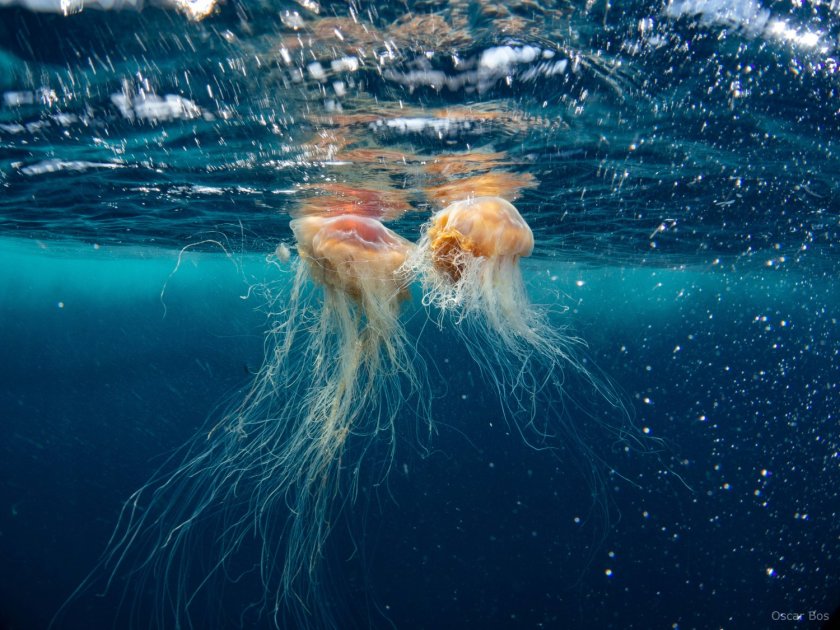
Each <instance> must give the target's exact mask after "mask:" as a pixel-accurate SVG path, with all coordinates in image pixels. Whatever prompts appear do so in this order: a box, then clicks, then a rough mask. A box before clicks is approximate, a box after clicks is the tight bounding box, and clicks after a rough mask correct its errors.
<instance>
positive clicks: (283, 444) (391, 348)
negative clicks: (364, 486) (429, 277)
mask: <svg viewBox="0 0 840 630" xmlns="http://www.w3.org/2000/svg"><path fill="white" fill-rule="evenodd" d="M291 228H292V231H293V233H294V235H295V238H296V240H297V249H298V253H299V259H298V260H296V261H295V263H294V264H295V271H294V277H293V279H292V281H291V289H290V293H289V292H287V291H281V292H277V294H276V295H274V296H273V301H270V302H269V310H270V313H269V315H270V318H271V327H270V330H269V332H268V335H267V338H266V354H265V359H264V362H263V365H262V367H261V368H260V370H259V372H258V373H257V374H256V376H255V378H254V380H253V382H252V384H251V385H250V387H249V388H248V390H247V393H246V395H245V396H244V399H243V400H242V401H241V402H240V403H239V404H237V405H236V406H234V407H232V408H231V409H230V411H229V412H228V413H226V414H225V415H224V417H223V419H222V420H221V421H220V422H218V423H217V424H216V425H215V426H214V427H213V429H212V430H211V431H210V432H209V434H204V435H201V436H198V437H196V438H195V439H194V440H193V441H192V442H191V443H190V444H189V445H187V446H185V447H184V449H183V450H182V451H181V453H180V455H176V456H175V458H176V459H175V460H174V461H175V467H174V470H173V469H172V468H169V469H167V468H166V467H164V469H162V471H161V472H160V473H159V474H158V475H156V476H155V477H154V478H152V479H151V480H150V481H149V482H148V483H147V484H146V485H145V486H143V487H142V488H141V489H140V490H138V491H137V492H136V493H135V494H134V495H132V497H131V498H130V499H129V501H127V502H126V504H125V507H124V508H123V511H122V513H121V516H120V520H119V523H118V525H117V528H116V531H115V533H114V535H113V538H112V539H111V541H110V543H109V546H108V548H107V550H106V553H105V555H104V557H103V558H102V560H101V562H100V565H99V566H98V568H97V570H95V571H94V573H93V574H92V577H91V579H90V580H89V581H88V582H86V583H85V584H83V585H82V586H81V587H80V591H79V592H82V591H84V590H86V589H87V588H88V587H89V586H91V585H92V584H93V583H94V582H96V580H97V579H101V577H102V576H105V579H106V580H107V585H106V589H107V587H108V586H111V585H112V584H114V583H116V582H118V581H120V580H122V578H124V577H126V576H127V577H128V578H129V579H128V580H127V585H126V587H125V588H126V593H127V594H128V596H129V597H131V596H132V594H134V593H140V592H142V591H144V590H150V591H153V592H155V593H156V594H157V597H158V598H159V606H158V611H157V614H158V617H156V620H157V623H158V625H161V626H166V627H193V626H194V625H196V617H200V618H201V619H206V615H207V614H208V610H212V609H213V607H214V606H215V607H217V608H221V604H220V599H221V598H219V597H218V595H219V592H223V591H224V590H225V589H226V588H228V587H224V586H221V585H220V584H222V585H223V584H225V583H226V582H230V583H234V582H238V581H240V578H241V576H242V574H243V573H249V572H253V573H254V575H256V579H257V581H258V583H259V584H260V585H261V586H262V588H261V589H258V591H259V592H255V593H254V597H255V601H254V602H253V606H252V607H249V608H248V610H247V611H245V612H243V617H242V619H241V620H240V623H245V622H244V621H243V620H246V619H248V620H249V621H248V623H246V625H249V624H250V623H257V624H260V625H261V624H264V623H265V621H266V620H268V621H269V623H273V624H274V625H276V626H277V627H284V626H287V625H288V626H294V627H310V626H315V627H324V626H336V625H337V624H336V622H335V619H333V618H331V614H332V613H331V612H330V609H331V608H330V606H327V605H324V598H323V594H322V592H321V591H322V589H323V588H326V580H325V579H324V578H325V576H324V575H323V573H324V572H321V571H319V570H318V569H319V567H320V560H321V558H322V556H323V549H322V548H323V545H324V542H325V541H326V539H327V536H328V533H329V531H330V526H331V523H332V521H333V518H334V517H335V516H336V511H337V510H338V509H339V505H340V504H342V503H343V502H345V501H352V500H353V498H354V497H355V496H356V492H357V490H358V488H357V484H359V483H360V477H361V474H360V467H361V465H362V461H363V455H364V454H365V453H369V452H371V451H376V452H377V456H376V457H369V460H370V462H371V466H372V467H373V470H371V466H366V467H365V472H366V473H367V474H373V475H375V476H379V479H376V480H375V481H381V478H383V477H384V476H385V475H386V474H387V473H388V468H389V467H390V465H391V461H392V457H393V449H394V448H395V441H396V440H395V424H396V421H397V416H398V415H399V414H408V415H410V414H411V411H412V406H411V404H410V403H411V401H413V400H416V401H417V403H416V405H417V406H416V407H413V409H414V410H415V411H417V412H418V413H420V414H424V413H425V412H424V411H423V410H424V409H425V407H424V405H426V404H427V403H426V402H425V401H424V400H423V396H417V395H416V394H417V393H418V391H419V389H420V386H421V385H422V384H423V382H422V381H421V378H422V371H421V368H422V365H423V364H422V362H421V361H418V359H417V357H416V356H414V352H413V345H412V344H409V343H407V339H406V333H405V330H404V327H403V325H402V323H401V322H400V308H401V303H402V302H403V301H404V300H405V299H406V298H407V297H408V295H409V294H408V285H409V283H410V281H411V277H410V276H408V275H406V261H407V260H408V258H409V257H410V256H411V255H412V252H413V249H414V245H412V244H411V243H410V242H409V241H407V240H405V239H404V238H402V237H400V236H398V235H397V234H395V233H394V232H392V231H391V230H389V229H387V228H386V227H385V226H384V225H383V224H382V223H380V222H379V221H378V220H376V219H373V218H369V217H364V216H355V215H341V216H334V217H323V216H306V217H302V218H298V219H295V220H293V221H291ZM278 257H279V256H278ZM283 258H285V256H284V257H283ZM270 289H271V288H270V287H266V290H267V292H268V293H269V294H271V290H270ZM409 350H411V352H409ZM406 403H409V404H406ZM423 419H424V420H427V419H428V415H425V416H424V417H423ZM177 462H180V463H177ZM334 500H335V501H334ZM334 504H335V505H334ZM255 546H256V549H257V550H258V551H257V557H255V558H250V557H247V550H253V549H254V548H255ZM243 556H245V557H243ZM243 566H244V567H247V569H245V570H243V569H242V567H243ZM96 576H100V577H99V578H97V577H96ZM216 589H218V590H216ZM136 608H142V607H136ZM246 614H247V615H248V617H246ZM251 616H256V620H254V619H250V617H251ZM197 625H201V622H200V621H198V624H197Z"/></svg>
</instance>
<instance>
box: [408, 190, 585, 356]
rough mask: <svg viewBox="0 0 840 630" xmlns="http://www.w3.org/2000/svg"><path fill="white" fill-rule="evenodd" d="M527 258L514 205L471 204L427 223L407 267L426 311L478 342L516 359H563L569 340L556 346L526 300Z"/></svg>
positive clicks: (527, 233) (525, 229)
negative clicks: (535, 353) (489, 342)
mask: <svg viewBox="0 0 840 630" xmlns="http://www.w3.org/2000/svg"><path fill="white" fill-rule="evenodd" d="M533 250H534V235H533V232H532V231H531V228H530V227H529V226H528V224H527V223H526V221H525V219H524V218H523V217H522V215H521V214H520V213H519V211H518V210H517V209H516V207H515V206H514V205H513V204H511V203H510V202H509V201H506V200H504V199H502V198H500V197H474V198H469V199H463V200H461V201H456V202H455V203H452V204H450V205H449V206H447V207H446V208H444V209H443V210H440V211H439V212H437V213H435V214H434V215H433V216H432V218H431V220H430V221H429V222H428V223H427V225H426V227H425V229H424V231H423V235H422V237H421V239H420V243H419V246H418V253H417V254H416V255H415V256H413V258H412V262H411V263H410V267H411V268H412V269H413V270H414V271H415V272H416V273H418V274H419V276H420V277H421V280H422V282H423V286H424V301H425V303H426V304H429V305H432V306H434V307H437V308H438V309H439V310H440V312H441V314H443V315H447V314H451V315H454V316H455V318H456V320H457V321H458V322H459V323H461V322H464V323H465V324H466V325H471V326H473V327H475V328H476V331H475V333H476V335H477V336H488V335H489V336H491V337H495V338H497V339H498V340H499V341H500V342H501V344H502V345H503V346H504V347H505V348H506V349H507V350H508V351H512V352H514V353H515V354H525V355H527V354H530V352H531V348H541V349H543V350H544V351H545V352H546V353H547V354H556V353H557V352H559V353H560V354H565V350H566V348H567V346H568V345H570V343H572V340H570V339H569V340H567V339H565V338H562V337H561V338H556V336H555V335H553V334H552V333H551V330H550V328H549V327H547V326H546V324H545V322H544V319H543V317H542V316H541V314H540V313H539V312H538V311H537V310H535V309H534V308H533V307H532V306H531V304H530V302H529V301H528V298H527V294H526V291H525V286H524V283H523V280H522V274H521V272H520V270H519V260H520V259H521V258H523V257H527V256H530V255H531V253H532V252H533ZM548 345H551V346H553V348H554V350H553V351H549V349H548Z"/></svg>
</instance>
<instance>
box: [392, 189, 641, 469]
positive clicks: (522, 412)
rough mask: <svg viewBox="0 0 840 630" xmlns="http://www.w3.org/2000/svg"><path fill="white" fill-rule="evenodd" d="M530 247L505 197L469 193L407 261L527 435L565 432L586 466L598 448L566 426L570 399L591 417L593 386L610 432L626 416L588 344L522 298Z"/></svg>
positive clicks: (546, 440)
mask: <svg viewBox="0 0 840 630" xmlns="http://www.w3.org/2000/svg"><path fill="white" fill-rule="evenodd" d="M533 250H534V235H533V232H532V231H531V228H530V227H529V226H528V224H527V223H526V221H525V219H524V218H523V217H522V215H521V214H520V213H519V211H518V210H517V209H516V208H515V207H514V206H513V205H512V204H511V203H510V202H508V201H506V200H504V199H501V198H499V197H472V198H468V199H462V200H460V201H456V202H455V203H452V204H450V205H449V206H447V207H446V208H444V209H443V210H440V211H439V212H437V213H435V214H434V215H433V216H432V218H431V220H430V221H429V222H428V223H427V224H426V226H425V227H424V230H423V235H422V237H421V239H420V242H419V244H418V249H417V251H416V252H415V254H414V255H413V256H412V257H411V259H410V260H409V262H408V267H409V269H411V271H412V272H413V273H416V274H417V275H419V277H420V278H421V282H422V284H423V296H424V297H423V303H424V305H425V306H427V307H428V308H429V309H430V311H431V312H435V311H436V313H437V315H436V317H437V319H438V324H439V326H442V325H443V323H444V320H448V321H451V322H452V324H453V328H454V330H455V331H456V332H457V333H458V334H459V336H460V337H461V338H462V339H463V341H464V343H465V345H466V347H467V350H468V351H469V354H470V355H471V356H472V358H473V359H474V360H475V362H476V363H477V364H478V366H479V368H480V369H481V370H482V372H483V373H484V374H485V375H486V376H487V378H488V379H489V380H490V381H491V382H493V383H495V385H496V387H497V390H498V393H499V398H500V401H501V403H502V407H503V410H504V414H505V417H506V418H507V419H508V420H512V422H511V424H513V425H514V426H515V427H516V428H517V429H518V430H519V431H520V433H521V434H522V436H523V438H524V439H525V441H526V442H527V443H528V444H530V445H532V446H535V447H537V448H553V447H554V444H555V442H553V441H552V438H553V436H556V435H557V434H558V433H564V432H565V434H566V437H567V438H569V439H571V440H573V441H574V442H576V443H578V444H579V446H580V447H581V448H580V449H578V453H579V454H583V455H584V457H583V459H582V461H585V462H586V464H585V465H586V466H591V462H592V459H593V457H596V455H595V452H594V450H593V449H592V445H591V443H589V442H588V441H587V439H586V438H585V437H584V433H585V432H584V431H582V430H581V429H579V428H578V427H576V426H574V425H573V424H572V423H570V422H568V415H569V406H570V405H569V403H570V402H571V403H572V405H573V406H575V408H577V409H579V410H581V411H583V412H584V413H586V414H590V413H591V412H590V411H588V409H591V405H589V402H590V401H589V400H587V401H586V403H585V404H584V403H583V401H581V400H580V398H579V396H580V395H582V394H581V393H580V392H581V391H582V390H583V389H586V390H590V391H596V392H597V393H598V394H599V396H598V397H599V398H600V399H601V400H605V401H607V403H608V407H609V408H610V410H611V411H610V413H612V414H613V415H614V416H615V417H616V418H618V420H616V421H615V422H612V423H610V422H603V423H600V424H601V426H606V427H607V428H608V430H609V432H610V433H613V434H616V433H617V434H619V435H624V434H625V432H626V431H627V428H626V425H627V423H628V422H629V414H628V413H627V411H626V408H625V406H624V404H623V403H622V400H621V396H620V395H619V394H618V393H617V392H616V391H615V390H614V388H613V387H612V386H611V385H610V382H609V380H608V379H607V378H605V377H602V376H601V375H600V374H599V373H598V372H597V370H596V368H594V366H592V365H590V363H589V362H588V361H587V360H586V358H585V355H584V352H583V350H584V346H585V344H584V343H583V342H582V341H581V340H580V339H579V338H577V337H574V336H572V335H569V334H567V332H566V330H565V329H564V328H563V327H558V326H556V325H553V323H552V315H553V314H552V313H550V312H548V311H546V310H545V309H543V308H541V307H537V306H535V305H533V304H532V303H531V301H530V300H529V299H528V294H527V291H526V288H525V283H524V281H523V276H522V273H521V271H520V260H521V259H522V258H525V257H528V256H530V255H531V253H532V252H533ZM572 381H575V384H574V386H572V385H571V383H572ZM570 389H574V391H573V392H572V395H569V390H570ZM583 395H585V394H583ZM594 481H595V482H596V483H599V481H598V480H597V479H595V480H594Z"/></svg>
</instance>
